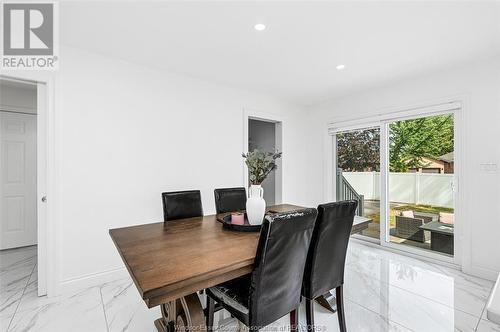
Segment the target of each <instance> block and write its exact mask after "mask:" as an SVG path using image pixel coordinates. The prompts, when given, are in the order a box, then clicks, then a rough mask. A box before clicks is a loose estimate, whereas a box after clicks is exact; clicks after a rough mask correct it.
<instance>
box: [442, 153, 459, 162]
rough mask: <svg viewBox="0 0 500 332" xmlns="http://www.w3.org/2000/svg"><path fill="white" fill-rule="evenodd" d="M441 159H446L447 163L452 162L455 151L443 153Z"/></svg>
mask: <svg viewBox="0 0 500 332" xmlns="http://www.w3.org/2000/svg"><path fill="white" fill-rule="evenodd" d="M439 160H442V161H445V162H447V163H452V162H453V161H454V160H455V159H454V155H453V151H452V152H449V153H447V154H443V155H442V156H441V157H439Z"/></svg>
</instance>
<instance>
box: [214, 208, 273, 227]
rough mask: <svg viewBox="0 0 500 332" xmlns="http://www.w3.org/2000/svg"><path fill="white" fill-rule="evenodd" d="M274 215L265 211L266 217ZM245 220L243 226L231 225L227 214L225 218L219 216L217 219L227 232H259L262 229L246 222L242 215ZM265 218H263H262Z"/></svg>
mask: <svg viewBox="0 0 500 332" xmlns="http://www.w3.org/2000/svg"><path fill="white" fill-rule="evenodd" d="M273 213H276V212H274V211H267V212H266V215H269V214H273ZM244 218H245V223H244V224H243V225H237V224H232V223H231V214H230V213H229V214H227V215H225V216H221V217H219V218H217V220H218V221H219V222H221V223H222V228H224V229H227V230H229V231H234V232H260V229H261V227H262V224H261V225H251V224H250V223H249V222H248V218H247V214H246V213H245V214H244ZM264 218H265V216H264Z"/></svg>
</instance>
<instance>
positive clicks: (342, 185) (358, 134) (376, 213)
mask: <svg viewBox="0 0 500 332" xmlns="http://www.w3.org/2000/svg"><path fill="white" fill-rule="evenodd" d="M335 144H336V149H335V150H336V152H337V153H336V188H335V190H336V197H337V200H339V201H341V200H346V199H354V200H357V201H358V209H357V211H356V213H357V215H358V216H363V217H367V218H370V219H371V220H372V223H370V226H369V227H368V229H366V230H364V231H363V232H362V233H361V235H363V236H367V237H370V238H374V239H379V238H380V127H368V128H360V129H354V130H347V131H340V132H337V133H336V135H335Z"/></svg>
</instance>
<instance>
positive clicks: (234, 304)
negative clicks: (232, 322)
mask: <svg viewBox="0 0 500 332" xmlns="http://www.w3.org/2000/svg"><path fill="white" fill-rule="evenodd" d="M206 291H207V296H210V297H211V298H213V299H214V300H215V301H216V302H218V303H220V304H221V305H222V306H223V307H224V308H225V309H226V310H228V311H229V312H230V313H231V314H233V316H235V317H236V318H237V319H238V320H240V321H241V322H243V323H244V324H246V325H248V312H249V310H248V298H249V292H250V275H246V276H243V277H240V278H236V279H234V280H230V281H228V282H225V283H223V284H220V285H217V286H214V287H210V288H208V289H207V290H206Z"/></svg>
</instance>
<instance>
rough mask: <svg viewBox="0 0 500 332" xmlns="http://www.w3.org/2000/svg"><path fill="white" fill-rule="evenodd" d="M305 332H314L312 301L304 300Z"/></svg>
mask: <svg viewBox="0 0 500 332" xmlns="http://www.w3.org/2000/svg"><path fill="white" fill-rule="evenodd" d="M306 322H307V331H308V332H314V300H310V299H306Z"/></svg>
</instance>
